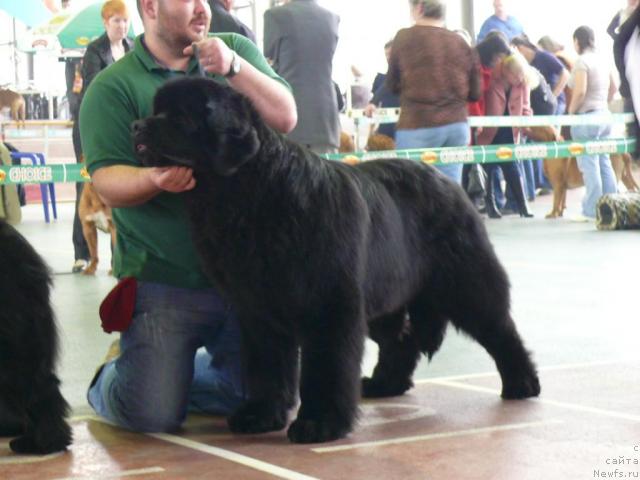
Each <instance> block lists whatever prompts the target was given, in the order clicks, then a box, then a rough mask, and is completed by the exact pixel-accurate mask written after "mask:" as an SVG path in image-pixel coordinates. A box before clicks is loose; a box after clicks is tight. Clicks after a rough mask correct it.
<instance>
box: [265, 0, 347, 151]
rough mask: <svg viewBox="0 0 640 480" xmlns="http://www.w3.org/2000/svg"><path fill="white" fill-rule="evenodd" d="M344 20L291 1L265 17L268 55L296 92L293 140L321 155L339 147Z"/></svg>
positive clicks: (312, 4) (307, 0)
mask: <svg viewBox="0 0 640 480" xmlns="http://www.w3.org/2000/svg"><path fill="white" fill-rule="evenodd" d="M339 22H340V18H339V17H338V15H336V14H335V13H333V12H330V11H329V10H327V9H325V8H323V7H321V6H320V5H318V2H317V0H290V1H288V2H286V3H285V4H284V5H282V6H279V7H273V8H270V9H268V10H267V11H265V13H264V55H265V57H267V59H269V61H270V63H271V65H272V66H273V68H274V70H275V71H276V72H277V73H278V74H279V75H280V76H282V77H283V78H284V79H285V80H286V81H287V82H289V84H290V85H291V88H292V90H293V96H294V98H295V100H296V105H297V107H298V124H297V126H296V128H294V130H293V131H292V132H291V133H290V134H289V135H288V137H289V138H290V139H291V140H293V141H295V142H297V143H299V144H301V145H304V146H306V147H307V148H309V149H310V150H312V151H314V152H316V153H335V152H337V151H338V147H339V146H340V117H339V113H338V106H337V99H336V91H335V87H334V84H333V80H332V71H333V54H334V53H335V50H336V46H337V44H338V24H339Z"/></svg>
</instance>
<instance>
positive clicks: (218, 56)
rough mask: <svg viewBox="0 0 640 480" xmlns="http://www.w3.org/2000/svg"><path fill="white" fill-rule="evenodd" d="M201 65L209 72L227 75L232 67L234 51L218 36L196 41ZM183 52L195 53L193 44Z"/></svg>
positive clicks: (187, 53) (188, 54) (185, 53)
mask: <svg viewBox="0 0 640 480" xmlns="http://www.w3.org/2000/svg"><path fill="white" fill-rule="evenodd" d="M195 45H197V47H198V58H199V60H200V65H202V68H204V70H205V71H206V72H207V73H213V74H217V75H226V74H227V73H229V70H230V69H231V61H232V60H233V52H232V51H231V49H230V48H229V47H227V45H226V44H225V43H224V42H223V41H222V40H220V39H219V38H217V37H212V38H206V39H204V40H200V41H199V42H196V43H195ZM182 53H184V55H186V56H188V57H190V56H192V55H193V45H190V46H188V47H187V48H185V49H184V50H183V51H182Z"/></svg>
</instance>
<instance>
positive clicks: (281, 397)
mask: <svg viewBox="0 0 640 480" xmlns="http://www.w3.org/2000/svg"><path fill="white" fill-rule="evenodd" d="M241 324H242V326H243V340H244V346H245V353H244V358H245V365H244V367H245V372H246V382H247V388H248V393H249V400H248V401H247V402H246V403H245V404H244V405H242V406H241V407H240V408H239V409H238V410H237V411H236V412H235V413H234V414H233V415H232V416H230V417H229V418H228V420H227V423H228V425H229V428H230V429H231V431H232V432H235V433H265V432H271V431H274V430H282V429H283V428H284V427H285V426H286V425H287V420H288V412H289V410H290V409H291V408H293V406H294V405H295V403H296V400H297V386H298V363H299V360H298V346H297V343H296V341H295V338H294V336H293V335H289V334H287V335H283V334H282V333H280V332H276V331H274V330H271V329H267V328H262V327H261V325H268V324H269V319H264V318H259V319H256V320H255V321H249V322H242V321H241Z"/></svg>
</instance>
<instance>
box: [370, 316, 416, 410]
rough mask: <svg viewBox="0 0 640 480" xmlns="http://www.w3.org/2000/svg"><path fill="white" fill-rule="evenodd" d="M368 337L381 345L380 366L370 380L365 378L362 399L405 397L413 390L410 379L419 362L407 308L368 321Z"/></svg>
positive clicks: (379, 353)
mask: <svg viewBox="0 0 640 480" xmlns="http://www.w3.org/2000/svg"><path fill="white" fill-rule="evenodd" d="M369 337H370V338H371V340H373V341H374V342H376V343H377V344H378V347H379V351H378V363H377V365H376V366H375V368H374V370H373V374H372V375H371V377H370V378H369V377H363V378H362V396H363V397H367V398H380V397H393V396H396V395H402V394H403V393H404V392H406V391H407V390H409V389H410V388H411V387H413V382H412V381H411V377H412V376H413V371H414V370H415V368H416V365H417V364H418V360H419V359H420V348H419V345H418V339H417V337H416V336H415V334H414V331H413V329H412V326H411V324H410V321H409V315H408V313H407V311H406V309H404V308H403V309H402V310H401V311H399V312H396V313H394V314H392V315H387V316H385V317H382V318H377V319H375V320H373V321H371V322H369Z"/></svg>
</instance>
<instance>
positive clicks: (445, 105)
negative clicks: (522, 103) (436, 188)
mask: <svg viewBox="0 0 640 480" xmlns="http://www.w3.org/2000/svg"><path fill="white" fill-rule="evenodd" d="M410 4H411V14H412V17H413V19H414V20H415V25H414V26H412V27H410V28H404V29H402V30H400V31H399V32H398V33H397V35H396V37H395V39H394V40H393V49H392V52H391V58H390V60H389V71H388V73H387V80H386V83H387V86H388V87H389V90H390V91H391V92H394V93H397V94H399V95H400V106H401V108H400V118H399V119H398V123H397V129H396V148H398V149H408V148H437V147H457V146H465V145H469V142H470V138H471V136H470V129H469V122H468V121H467V116H468V114H467V102H469V101H475V100H478V99H479V98H480V95H481V85H480V83H481V79H480V67H479V62H478V57H477V55H476V54H475V52H474V51H473V49H472V48H471V47H469V45H467V43H466V42H465V41H464V39H463V38H462V37H461V36H460V35H458V34H457V33H455V32H451V31H449V30H447V29H446V28H444V15H445V6H444V4H443V3H442V2H441V1H440V0H411V1H410ZM425 86H428V88H425ZM436 168H437V169H438V170H440V171H441V172H442V173H443V174H445V175H446V176H448V177H449V178H451V179H452V180H453V181H455V182H457V183H458V184H461V182H462V164H460V163H458V164H450V165H438V166H437V167H436Z"/></svg>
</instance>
